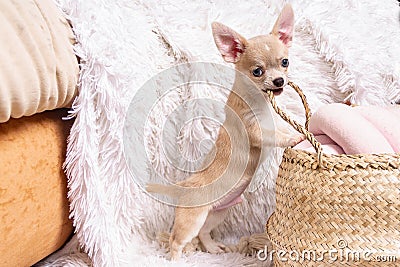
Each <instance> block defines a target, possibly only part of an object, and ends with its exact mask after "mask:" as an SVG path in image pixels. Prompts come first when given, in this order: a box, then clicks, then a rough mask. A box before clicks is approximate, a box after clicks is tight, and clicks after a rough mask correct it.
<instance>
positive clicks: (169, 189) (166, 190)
mask: <svg viewBox="0 0 400 267" xmlns="http://www.w3.org/2000/svg"><path fill="white" fill-rule="evenodd" d="M146 191H147V192H149V193H157V194H162V195H167V196H171V197H176V196H177V195H178V192H177V189H176V188H175V187H174V186H171V185H163V184H147V185H146Z"/></svg>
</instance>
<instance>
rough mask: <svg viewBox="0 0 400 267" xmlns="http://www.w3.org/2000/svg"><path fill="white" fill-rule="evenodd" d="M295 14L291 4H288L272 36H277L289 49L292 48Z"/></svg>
mask: <svg viewBox="0 0 400 267" xmlns="http://www.w3.org/2000/svg"><path fill="white" fill-rule="evenodd" d="M293 29H294V14H293V9H292V6H291V5H290V4H286V5H285V6H284V7H283V9H282V11H281V14H280V15H279V17H278V19H277V20H276V22H275V25H274V28H273V29H272V32H271V33H272V34H273V35H276V36H277V37H278V38H279V40H281V41H282V42H283V43H284V44H285V45H286V46H287V47H290V45H291V42H292V39H293Z"/></svg>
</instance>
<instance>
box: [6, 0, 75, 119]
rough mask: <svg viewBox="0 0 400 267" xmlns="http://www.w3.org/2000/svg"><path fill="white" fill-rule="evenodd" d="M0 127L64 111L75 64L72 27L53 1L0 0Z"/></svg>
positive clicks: (71, 92)
mask: <svg viewBox="0 0 400 267" xmlns="http://www.w3.org/2000/svg"><path fill="white" fill-rule="evenodd" d="M0 25H1V27H0V59H1V62H0V123H1V122H5V121H7V120H9V118H10V117H12V118H19V117H22V116H27V115H32V114H35V113H38V112H42V111H44V110H52V109H55V108H59V107H68V106H69V105H70V104H71V102H72V100H73V98H74V96H75V95H76V92H77V90H76V84H77V77H78V62H77V59H76V57H75V55H74V53H73V47H72V44H73V42H74V38H73V33H72V30H71V27H70V25H69V24H68V22H67V21H66V19H65V18H64V17H63V15H62V14H61V12H60V10H58V8H57V7H56V6H55V4H54V2H53V1H52V0H18V1H0Z"/></svg>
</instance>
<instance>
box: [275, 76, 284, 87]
mask: <svg viewBox="0 0 400 267" xmlns="http://www.w3.org/2000/svg"><path fill="white" fill-rule="evenodd" d="M272 83H273V84H274V85H275V86H276V87H282V86H283V84H284V83H285V80H284V79H283V78H281V77H280V78H276V79H275V80H273V81H272Z"/></svg>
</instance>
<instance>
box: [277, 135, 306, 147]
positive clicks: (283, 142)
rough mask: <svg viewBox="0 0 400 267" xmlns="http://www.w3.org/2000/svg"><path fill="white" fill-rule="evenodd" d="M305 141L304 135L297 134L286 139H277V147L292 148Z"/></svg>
mask: <svg viewBox="0 0 400 267" xmlns="http://www.w3.org/2000/svg"><path fill="white" fill-rule="evenodd" d="M305 139H306V137H305V135H304V134H297V135H294V136H290V137H288V138H282V139H278V142H277V145H278V146H279V147H289V146H291V147H293V146H295V145H297V144H298V143H300V142H301V141H303V140H305Z"/></svg>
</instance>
